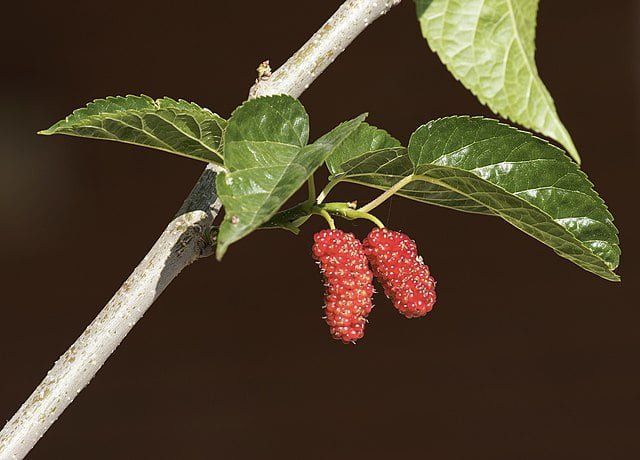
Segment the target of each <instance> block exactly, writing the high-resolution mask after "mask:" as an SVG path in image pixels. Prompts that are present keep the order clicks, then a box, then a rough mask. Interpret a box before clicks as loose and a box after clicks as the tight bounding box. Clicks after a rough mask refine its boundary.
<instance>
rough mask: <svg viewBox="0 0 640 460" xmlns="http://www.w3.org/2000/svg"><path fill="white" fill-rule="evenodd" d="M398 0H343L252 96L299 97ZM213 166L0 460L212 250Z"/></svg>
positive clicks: (4, 444)
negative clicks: (175, 281) (183, 273)
mask: <svg viewBox="0 0 640 460" xmlns="http://www.w3.org/2000/svg"><path fill="white" fill-rule="evenodd" d="M398 3H400V0H388V1H376V0H348V1H346V2H345V3H344V4H343V5H342V6H341V7H340V8H339V9H338V10H337V11H336V12H335V13H334V15H333V16H332V17H331V18H330V19H329V20H328V21H327V22H326V23H325V24H324V25H323V26H322V28H321V29H320V30H319V31H318V32H316V33H315V34H314V35H313V37H311V39H310V40H309V41H308V42H307V43H305V44H304V45H303V46H302V48H301V49H300V50H299V51H298V52H296V53H295V54H294V55H293V56H292V57H291V58H290V59H289V60H288V61H287V62H286V63H285V64H284V65H283V66H282V67H281V68H279V69H278V70H277V71H276V72H274V73H273V74H271V75H269V72H265V71H264V69H263V71H262V73H261V75H260V78H259V79H258V80H257V82H256V84H255V85H254V86H253V87H252V89H251V91H250V97H257V96H264V95H270V94H279V93H285V94H289V95H292V96H294V97H298V96H299V95H300V94H302V92H303V91H304V90H305V89H306V88H307V87H308V86H309V85H310V84H311V83H312V82H313V80H315V78H316V77H317V76H318V75H319V74H320V73H321V72H322V71H323V70H324V69H325V68H326V67H327V66H328V65H329V64H330V63H331V62H333V60H334V59H335V58H336V57H337V56H338V55H339V54H340V53H341V52H342V51H344V49H345V48H346V47H347V46H348V45H349V44H350V43H351V42H352V41H353V40H354V39H355V38H356V37H357V36H358V34H359V33H360V32H362V31H363V30H364V29H365V28H366V26H367V25H368V24H370V23H371V22H373V21H374V20H375V19H376V18H378V17H379V16H381V15H383V14H385V13H386V12H387V11H388V10H389V9H390V8H391V7H392V6H394V5H397V4H398ZM215 176H216V170H215V167H214V166H213V165H209V166H207V168H206V169H205V171H204V173H203V174H202V175H201V176H200V178H199V179H198V182H197V183H196V185H195V187H194V188H193V190H192V192H191V193H190V194H189V196H188V197H187V199H186V200H185V202H184V204H183V206H182V208H181V209H180V211H179V212H178V215H177V217H175V218H174V219H173V220H172V221H171V223H170V224H169V225H168V226H167V228H166V229H165V231H164V232H163V233H162V235H161V236H160V238H159V239H158V241H156V243H155V244H154V245H153V247H152V248H151V250H150V251H149V253H148V254H147V255H146V256H145V258H144V259H143V260H142V262H140V264H139V265H138V266H137V267H136V268H135V270H134V271H133V273H132V274H131V275H130V276H129V278H128V279H127V280H126V281H125V283H124V284H123V285H122V287H121V288H120V289H119V290H118V292H116V293H115V295H114V296H113V298H112V299H111V300H110V301H109V303H107V305H106V306H105V307H104V309H103V310H102V311H101V312H100V314H98V316H97V317H96V319H95V320H94V321H93V322H92V323H91V324H90V325H89V327H87V329H86V330H85V331H84V332H83V333H82V335H81V336H80V337H79V338H78V339H77V340H76V341H75V343H74V344H73V345H72V346H71V347H70V348H69V349H68V350H67V351H66V352H65V354H63V355H62V356H61V357H60V359H58V361H56V363H55V365H54V366H53V368H52V369H51V370H50V371H49V373H48V374H47V376H46V377H45V379H44V380H43V381H42V382H41V383H40V385H38V387H37V388H36V389H35V391H34V392H33V393H32V394H31V396H30V397H29V399H27V401H26V402H25V403H24V404H23V405H22V406H21V407H20V409H19V410H18V412H16V414H15V415H14V416H13V418H12V419H11V420H9V421H8V422H7V424H6V425H5V426H4V428H3V429H2V431H1V432H0V460H14V459H22V458H24V457H25V456H26V455H27V454H28V453H29V451H30V450H31V449H32V448H33V446H34V445H35V444H36V443H37V442H38V440H39V439H40V438H41V437H42V435H44V433H45V432H46V431H47V429H48V428H49V427H50V426H51V425H52V424H53V423H54V422H55V421H56V420H57V418H58V417H59V416H60V414H62V412H63V411H64V410H65V409H66V407H67V406H68V405H69V404H70V403H71V402H72V401H73V399H74V398H75V397H76V395H77V394H78V393H80V391H82V389H83V388H84V387H85V386H86V385H87V384H88V383H89V381H90V380H91V379H92V378H93V376H94V375H95V374H96V372H97V371H98V369H100V367H101V366H102V365H103V364H104V362H105V361H106V360H107V358H108V357H109V356H110V355H111V354H112V353H113V352H114V350H115V349H116V348H117V347H118V345H119V344H120V342H121V341H122V340H123V339H124V338H125V336H126V335H127V334H128V333H129V331H130V330H131V329H132V328H133V326H134V325H135V324H136V322H137V321H138V320H140V318H142V315H144V313H145V312H146V311H147V309H148V308H149V307H150V306H151V305H152V304H153V302H154V301H155V299H156V298H158V296H159V295H160V294H161V293H162V291H163V290H164V289H165V288H166V287H167V286H168V285H169V283H171V281H172V280H173V279H174V278H175V277H176V276H177V275H178V274H179V273H180V272H181V271H182V270H183V269H184V268H185V267H187V266H188V265H190V264H191V263H193V262H194V261H196V260H198V259H199V258H202V257H206V256H208V255H210V254H211V253H212V249H213V243H212V241H211V239H210V238H209V232H210V231H211V227H212V225H213V220H214V219H215V217H216V216H217V214H218V212H219V211H220V206H221V204H220V201H219V200H218V197H217V195H216V193H215Z"/></svg>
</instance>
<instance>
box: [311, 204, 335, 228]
mask: <svg viewBox="0 0 640 460" xmlns="http://www.w3.org/2000/svg"><path fill="white" fill-rule="evenodd" d="M311 212H312V213H313V214H315V215H317V216H322V217H324V219H325V220H326V221H327V223H328V224H329V228H330V229H331V230H335V229H336V223H335V222H334V220H333V217H331V214H329V213H328V212H327V211H326V210H325V209H322V208H318V207H314V208H313V210H312V211H311Z"/></svg>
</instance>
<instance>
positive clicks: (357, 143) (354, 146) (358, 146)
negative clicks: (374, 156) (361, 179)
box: [327, 123, 400, 174]
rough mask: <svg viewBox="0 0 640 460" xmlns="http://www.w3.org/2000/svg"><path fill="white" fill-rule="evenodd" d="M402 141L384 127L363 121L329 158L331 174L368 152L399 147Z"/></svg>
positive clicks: (328, 163) (328, 164) (328, 165)
mask: <svg viewBox="0 0 640 460" xmlns="http://www.w3.org/2000/svg"><path fill="white" fill-rule="evenodd" d="M399 146H400V141H399V140H397V139H395V138H394V137H392V136H391V135H390V134H389V133H388V132H386V131H385V130H384V129H380V128H376V127H375V126H371V125H370V124H368V123H362V124H360V126H358V128H357V129H356V130H355V131H354V132H352V133H351V135H350V136H349V137H347V138H346V139H345V140H344V142H342V144H340V146H338V148H336V149H335V150H334V152H333V153H332V154H331V156H330V157H329V158H327V167H328V168H329V171H330V172H331V174H337V173H338V172H339V169H340V166H341V165H342V164H344V163H346V162H347V161H349V160H351V159H353V158H356V157H359V156H360V155H362V154H363V153H366V152H374V151H376V150H383V149H390V148H394V147H399Z"/></svg>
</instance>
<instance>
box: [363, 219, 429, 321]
mask: <svg viewBox="0 0 640 460" xmlns="http://www.w3.org/2000/svg"><path fill="white" fill-rule="evenodd" d="M363 243H364V252H365V254H366V255H367V258H368V259H369V263H371V268H372V269H373V273H374V275H375V276H376V278H377V279H378V281H379V282H380V284H381V285H382V287H383V288H384V293H385V294H386V295H387V297H389V298H390V299H391V301H392V302H393V306H394V307H396V309H397V310H398V311H399V312H400V313H402V314H403V315H404V316H406V317H407V318H417V317H419V316H424V315H426V314H427V313H428V312H430V311H431V309H432V308H433V304H434V303H435V302H436V282H435V280H434V279H433V277H432V276H431V275H430V274H429V267H428V266H426V265H425V264H424V262H423V260H422V257H420V256H419V255H418V249H417V247H416V243H415V242H414V241H413V240H412V239H411V238H409V237H408V236H407V235H405V234H404V233H400V232H396V231H393V230H389V229H387V228H376V229H373V230H371V232H370V233H369V235H367V237H366V238H365V239H364V242H363Z"/></svg>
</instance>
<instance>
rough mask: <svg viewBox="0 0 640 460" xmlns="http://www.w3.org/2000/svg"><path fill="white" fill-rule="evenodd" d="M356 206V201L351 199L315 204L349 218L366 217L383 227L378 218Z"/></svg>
mask: <svg viewBox="0 0 640 460" xmlns="http://www.w3.org/2000/svg"><path fill="white" fill-rule="evenodd" d="M356 206H357V205H356V202H355V201H352V202H349V203H327V204H324V205H321V206H317V208H319V209H322V210H324V211H326V212H328V213H331V214H334V215H337V216H340V217H343V218H345V219H349V220H354V219H366V220H368V221H371V222H373V223H374V224H376V225H377V226H378V227H379V228H384V224H383V223H382V222H381V221H380V219H378V218H377V217H376V216H374V215H372V214H369V213H368V212H364V211H361V210H359V209H356Z"/></svg>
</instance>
